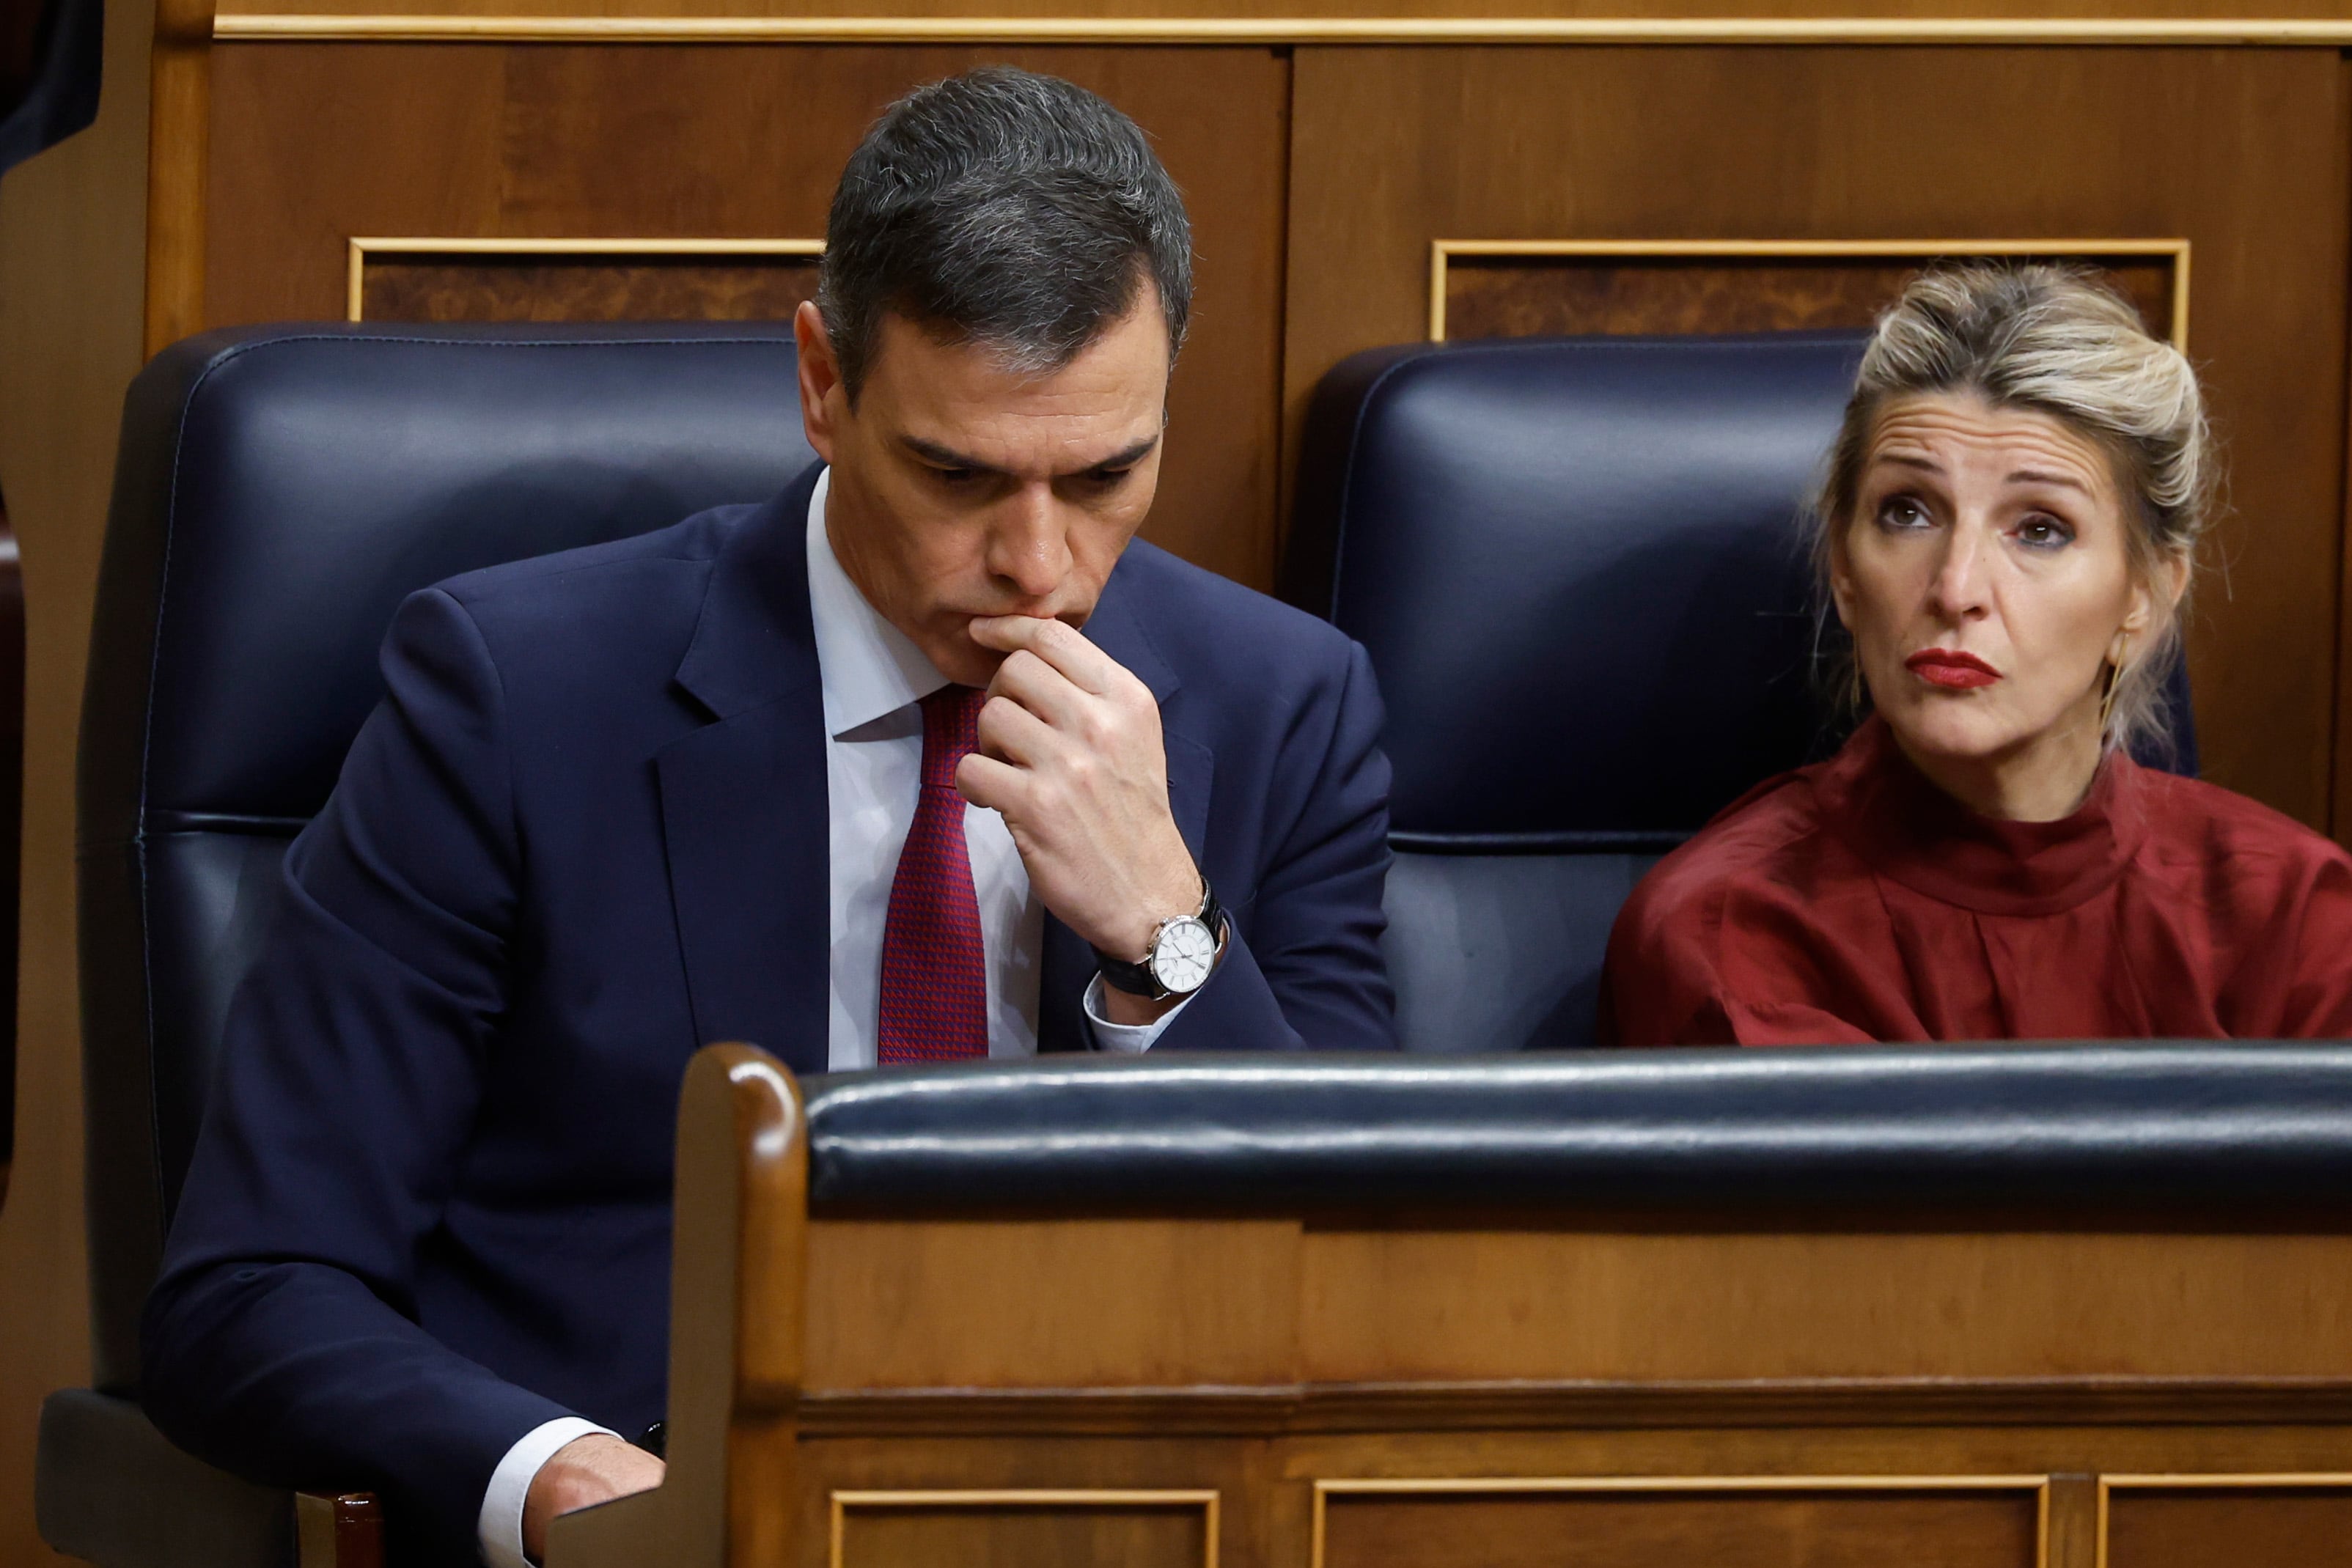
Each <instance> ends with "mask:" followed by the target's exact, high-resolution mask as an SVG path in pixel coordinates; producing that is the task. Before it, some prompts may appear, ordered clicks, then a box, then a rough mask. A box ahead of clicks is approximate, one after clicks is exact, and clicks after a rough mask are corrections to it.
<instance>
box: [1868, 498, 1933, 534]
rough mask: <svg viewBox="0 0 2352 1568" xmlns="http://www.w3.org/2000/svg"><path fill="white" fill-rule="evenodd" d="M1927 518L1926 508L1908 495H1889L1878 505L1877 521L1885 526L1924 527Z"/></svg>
mask: <svg viewBox="0 0 2352 1568" xmlns="http://www.w3.org/2000/svg"><path fill="white" fill-rule="evenodd" d="M1928 520H1929V519H1928V517H1927V508H1926V507H1922V506H1921V505H1920V504H1919V503H1918V502H1917V501H1916V500H1914V499H1912V498H1911V497H1908V496H1890V497H1887V498H1886V499H1885V500H1884V501H1882V502H1880V503H1879V506H1878V521H1879V523H1880V524H1881V526H1883V527H1885V528H1926V527H1927V526H1928Z"/></svg>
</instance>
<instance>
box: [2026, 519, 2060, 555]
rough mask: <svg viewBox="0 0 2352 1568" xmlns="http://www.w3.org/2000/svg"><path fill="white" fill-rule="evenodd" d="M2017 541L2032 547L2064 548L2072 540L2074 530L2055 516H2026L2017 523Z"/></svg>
mask: <svg viewBox="0 0 2352 1568" xmlns="http://www.w3.org/2000/svg"><path fill="white" fill-rule="evenodd" d="M2017 541H2018V543H2020V544H2021V545H2024V546H2026V547H2028V548H2029V549H2051V550H2054V549H2065V548H2066V547H2067V546H2068V545H2070V544H2073V543H2074V529H2072V528H2068V527H2067V526H2066V525H2065V524H2064V523H2062V522H2060V521H2059V520H2058V519H2057V518H2055V517H2028V518H2026V519H2025V521H2023V522H2021V523H2020V524H2018V525H2017Z"/></svg>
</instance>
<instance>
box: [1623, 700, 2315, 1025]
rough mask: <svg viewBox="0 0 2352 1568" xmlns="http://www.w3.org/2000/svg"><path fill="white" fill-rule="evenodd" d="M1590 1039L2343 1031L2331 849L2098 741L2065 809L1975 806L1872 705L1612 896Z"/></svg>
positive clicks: (2275, 816) (2253, 808)
mask: <svg viewBox="0 0 2352 1568" xmlns="http://www.w3.org/2000/svg"><path fill="white" fill-rule="evenodd" d="M1600 1030H1601V1040H1603V1041H1611V1040H1613V1041H1615V1042H1617V1043H1621V1044H1624V1045H1700V1044H1718V1045H1727V1044H1734V1043H1737V1044H1742V1045H1799V1044H1820V1043H1832V1042H1849V1041H1851V1042H1857V1043H1859V1042H1864V1041H1870V1040H2097V1039H2125V1040H2131V1039H2140V1040H2167V1039H2172V1040H2182V1039H2222V1038H2230V1037H2236V1038H2244V1039H2311V1038H2321V1039H2327V1038H2344V1037H2347V1036H2352V856H2347V854H2346V853H2345V852H2344V851H2343V850H2341V849H2339V848H2337V847H2336V845H2335V844H2333V843H2331V842H2329V841H2327V840H2326V839H2324V838H2321V837H2320V836H2319V835H2318V834H2316V833H2315V832H2313V831H2311V830H2310V829H2308V828H2305V827H2304V826H2302V825H2301V824H2299V823H2297V822H2294V821H2290V820H2289V819H2288V818H2286V817H2284V816H2281V815H2280V814H2279V813H2277V812H2276V811H2273V810H2269V809H2268V808H2267V807H2263V806H2259V805H2257V804H2255V803H2254V802H2253V801H2252V800H2247V799H2246V798H2244V797H2243V796H2241V795H2233V794H2231V792H2230V791H2229V790H2226V789H2220V788H2218V787H2216V786H2214V785H2210V784H2203V783H2200V782H2198V781H2196V780H2194V779H2180V778H2176V777H2174V776H2172V775H2170V774H2166V773H2158V772H2152V771H2150V770H2148V769H2147V768H2141V767H2139V766H2137V764H2135V763H2134V762H2133V761H2132V760H2131V759H2130V758H2128V757H2124V756H2121V755H2110V756H2109V757H2108V758H2107V759H2106V760H2105V762H2104V763H2103V764H2102V765H2101V767H2100V769H2099V774H2098V777H2097V779H2095V781H2094V782H2093V784H2092V786H2091V792H2090V795H2089V796H2088V798H2087V799H2085V800H2084V803H2083V805H2082V808H2081V809H2080V810H2077V811H2076V812H2075V813H2074V815H2073V816H2071V817H2068V818H2066V819H2064V820H2063V821H2055V822H2010V821H1996V820H1994V819H1991V818H1988V817H1981V816H1979V815H1977V814H1976V813H1975V812H1973V811H1970V810H1968V809H1967V808H1966V807H1964V806H1962V805H1960V804H1959V803H1958V801H1956V800H1952V799H1951V798H1950V797H1949V796H1948V795H1946V794H1944V793H1943V791H1941V790H1940V789H1937V788H1936V786H1935V785H1933V784H1931V783H1929V782H1928V781H1927V779H1926V778H1925V777H1924V776H1923V775H1922V774H1920V773H1919V772H1918V770H1917V769H1916V768H1913V767H1912V766H1911V764H1910V763H1909V761H1908V760H1907V759H1906V758H1904V756H1903V754H1902V752H1901V750H1900V749H1899V748H1898V747H1896V746H1895V740H1894V737H1893V736H1892V734H1891V733H1890V732H1889V731H1888V730H1887V728H1886V727H1885V724H1884V723H1882V722H1881V721H1879V720H1877V719H1875V718H1874V719H1872V720H1870V721H1869V722H1868V723H1866V724H1864V726H1863V727H1862V728H1861V729H1859V730H1857V731H1856V732H1855V733H1854V736H1853V739H1852V740H1850V741H1848V742H1847V743H1846V745H1845V747H1844V749H1843V750H1842V751H1840V752H1839V753H1838V754H1837V755H1836V756H1835V757H1833V758H1830V759H1829V760H1828V761H1826V762H1822V763H1817V764H1815V765H1814V766H1812V767H1811V768H1801V769H1800V770H1798V771H1797V772H1794V773H1784V774H1782V775H1780V777H1779V778H1777V779H1769V780H1767V781H1766V782H1765V783H1763V784H1761V785H1759V786H1758V787H1757V788H1756V789H1752V790H1750V791H1749V792H1748V794H1747V795H1746V796H1744V797H1742V798H1741V799H1740V800H1738V801H1736V802H1734V803H1733V804H1732V805H1731V806H1730V807H1728V808H1727V809H1726V810H1724V811H1723V812H1722V813H1721V814H1720V815H1718V816H1717V818H1716V819H1715V821H1712V822H1710V823H1708V824H1707V826H1706V828H1705V829H1703V830H1702V831H1700V832H1699V834H1698V836H1697V837H1696V838H1694V839H1693V840H1691V841H1690V842H1689V843H1687V844H1685V845H1684V846H1683V847H1682V848H1681V849H1678V850H1676V851H1675V852H1674V853H1673V854H1671V855H1668V856H1667V857H1666V858H1665V859H1664V861H1662V862H1659V863H1658V865H1657V867H1656V869H1654V871H1652V872H1651V873H1650V874H1649V875H1648V876H1647V877H1646V878H1644V879H1643V882H1642V883H1641V885H1640V886H1638V887H1636V888H1635V889H1634V890H1633V896H1632V897H1631V898H1630V899H1629V900H1627V902H1626V904H1625V907H1624V909H1623V910H1622V912H1621V913H1620V914H1619V915H1618V917H1617V925H1616V928H1615V930H1614V931H1613V932H1612V934H1611V936H1610V940H1609V957H1608V964H1607V967H1606V969H1605V970H1604V972H1603V976H1602V982H1601V1018H1600Z"/></svg>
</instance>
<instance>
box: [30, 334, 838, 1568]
mask: <svg viewBox="0 0 2352 1568" xmlns="http://www.w3.org/2000/svg"><path fill="white" fill-rule="evenodd" d="M794 375H795V371H794V358H793V341H792V337H791V334H790V331H789V329H788V328H786V327H784V326H782V325H781V324H779V325H772V326H748V325H740V324H727V325H720V326H710V327H700V326H674V325H663V326H659V327H651V328H647V327H625V326H624V327H586V328H571V327H563V328H551V327H546V326H537V325H534V326H527V327H467V328H430V329H420V328H413V327H397V326H387V327H320V326H311V325H302V326H296V327H284V328H259V329H243V330H236V331H226V332H217V333H212V334H209V335H206V336H204V337H199V338H194V339H190V340H187V341H186V342H184V343H181V344H178V345H176V346H175V347H173V348H171V349H168V350H164V352H163V353H162V354H161V355H159V356H157V358H156V359H155V361H153V362H152V364H150V365H149V366H148V367H147V369H146V370H145V371H142V373H141V374H140V375H139V377H138V379H137V380H136V381H134V382H132V383H131V392H130V395H129V397H128V399H127V401H126V403H125V407H124V412H123V427H122V443H121V455H120V458H119V460H118V464H117V468H116V473H115V486H114V498H113V507H112V512H111V515H110V517H109V519H108V525H107V540H106V554H105V560H104V565H103V569H102V572H101V576H100V585H99V597H98V605H97V621H96V629H95V631H94V632H93V635H92V638H91V662H90V670H89V685H88V688H87V692H86V696H85V700H84V705H83V710H82V731H81V770H80V801H79V819H80V821H79V831H80V840H81V853H80V873H79V885H80V911H81V975H82V1051H83V1071H84V1077H85V1081H86V1085H87V1092H86V1096H85V1099H86V1104H85V1119H86V1124H87V1129H88V1147H89V1154H88V1161H89V1210H88V1212H89V1256H90V1272H91V1293H92V1303H91V1320H92V1338H93V1346H92V1366H93V1381H94V1383H95V1388H94V1389H93V1390H74V1391H68V1392H67V1393H64V1394H60V1395H58V1396H55V1397H53V1398H52V1400H51V1401H50V1403H49V1405H48V1406H47V1407H46V1408H45V1410H44V1412H43V1434H42V1449H41V1460H40V1473H39V1481H38V1492H39V1507H40V1517H41V1527H42V1530H43V1532H44V1534H45V1535H46V1536H47V1539H48V1540H49V1542H51V1543H52V1544H53V1545H56V1546H57V1547H58V1548H59V1549H61V1550H63V1551H66V1552H70V1553H72V1554H73V1555H76V1556H79V1557H83V1558H86V1559H89V1560H90V1561H93V1562H97V1563H107V1564H115V1563H121V1564H135V1563H147V1562H155V1563H175V1564H205V1563H261V1562H271V1563H276V1562H278V1561H282V1560H283V1556H284V1543H283V1542H282V1541H281V1540H278V1537H281V1536H282V1535H283V1534H284V1532H285V1531H286V1530H287V1529H288V1528H289V1527H290V1513H289V1510H288V1508H287V1507H286V1505H285V1500H284V1499H283V1497H282V1496H280V1497H278V1499H277V1500H275V1502H274V1503H273V1502H272V1501H271V1500H269V1497H268V1494H265V1493H261V1492H259V1490H258V1489H253V1488H246V1487H244V1486H243V1484H242V1483H239V1482H235V1481H232V1480H230V1479H228V1478H226V1477H223V1476H219V1475H218V1474H217V1472H213V1471H209V1470H206V1469H205V1468H204V1467H202V1466H200V1465H197V1464H196V1462H195V1461H194V1460H193V1459H189V1458H185V1457H184V1456H181V1455H179V1454H178V1453H177V1450H175V1449H172V1448H170V1447H169V1446H168V1445H166V1444H164V1443H163V1440H162V1438H161V1437H158V1436H156V1435H155V1433H154V1432H153V1430H152V1427H148V1426H147V1425H146V1424H145V1421H144V1418H143V1416H140V1414H139V1412H138V1410H137V1407H136V1406H135V1404H132V1403H131V1401H133V1400H135V1398H136V1396H137V1390H138V1386H139V1365H138V1346H139V1339H138V1325H139V1312H140V1306H141V1303H142V1301H143V1299H144V1298H145V1295H146V1293H147V1290H148V1287H149V1286H150V1285H151V1284H152V1281H153V1279H154V1274H155V1269H156V1264H157V1260H158V1258H159V1256H160V1250H161V1248H162V1243H163V1233H164V1229H165V1228H166V1227H167V1226H168V1225H169V1224H170V1222H171V1216H172V1208H173V1204H174V1203H175V1201H176V1200H177V1198H178V1196H179V1190H180V1182H181V1178H182V1176H183V1174H184V1171H185V1168H186V1166H187V1162H188V1157H189V1154H190V1151H191V1148H192V1146H193V1145H194V1138H195V1133H196V1127H197V1124H198V1122H199V1121H200V1120H201V1118H202V1115H203V1112H204V1099H205V1086H206V1084H207V1083H208V1082H210V1080H211V1076H212V1064H213V1061H214V1057H215V1054H216V1052H217V1051H218V1048H219V1043H220V1034H221V1029H222V1023H223V1019H224V1018H225V1016H226V1010H227V1008H228V1000H229V994H230V991H231V989H232V988H234V987H235V985H236V982H237V980H238V979H239V978H240V977H242V976H243V974H244V972H245V970H246V968H247V965H248V963H249V962H250V960H251V957H252V956H253V952H254V948H255V945H256V943H257V941H258V939H259V937H260V934H261V932H262V929H263V927H264V925H265V923H266V919H267V915H268V909H269V906H270V904H272V902H273V901H274V899H275V897H276V894H277V885H278V883H277V873H278V862H279V860H280V858H281V857H282V856H283V854H284V852H285V848H286V845H287V843H288V842H289V841H290V840H291V839H292V837H293V836H294V834H295V833H297V832H298V831H300V829H301V827H302V825H303V823H304V822H306V821H309V820H310V816H311V814H312V813H314V812H315V811H317V810H318V809H319V808H320V805H321V804H323V803H324V801H325V800H326V798H327V794H328V791H329V790H330V789H331V788H332V787H333V785H334V781H335V776H336V773H337V771H338V769H339V768H341V762H342V757H343V753H344V751H345V750H346V749H347V748H348V747H349V746H350V744H351V741H352V737H353V736H354V735H355V734H356V733H357V732H358V729H359V727H360V724H361V722H362V720H363V719H364V718H365V717H366V716H367V715H368V712H369V710H370V709H371V708H373V706H374V705H375V702H376V700H377V697H378V695H380V692H381V685H380V682H379V680H378V677H377V674H376V664H375V660H376V648H377V644H378V643H380V642H381V641H382V639H383V632H384V630H385V628H386V627H388V626H389V625H390V624H391V621H392V615H393V612H394V608H395V607H396V606H397V605H398V604H399V602H400V601H401V599H402V598H403V597H404V596H405V595H406V594H408V593H409V592H411V591H414V590H416V589H419V588H423V587H425V586H426V585H428V584H430V583H433V582H436V581H438V580H441V579H443V578H445V577H448V576H451V575H453V574H455V573H457V572H460V571H466V570H472V569H473V568H476V567H481V566H488V565H491V564H494V563H496V562H499V561H504V560H511V559H518V558H520V557H524V556H531V555H541V554H544V553H547V552H549V551H552V550H559V549H569V548H571V547H572V546H575V545H586V544H592V543H595V542H598V541H600V540H604V539H611V538H622V537H625V536H626V535H629V534H634V533H641V532H645V531H647V530H649V529H653V528H662V527H665V526H667V525H668V524H670V523H674V522H676V521H677V520H678V519H679V518H681V517H685V516H687V515H688V513H691V512H695V511H698V510H700V509H701V508H703V507H711V506H717V505H719V504H722V503H725V502H730V501H751V500H759V499H761V498H764V497H767V496H770V495H772V494H773V493H774V492H775V491H777V490H778V489H780V488H782V486H783V484H784V482H785V481H786V480H787V479H788V478H789V477H790V476H792V475H793V473H795V472H797V471H798V470H799V469H800V468H801V467H802V466H803V465H806V464H807V463H808V462H809V461H810V460H811V457H812V456H813V454H811V453H810V451H809V449H808V446H807V444H806V442H805V441H804V440H803V436H802V434H801V422H800V414H799V404H798V394H797V392H796V390H795V384H794Z"/></svg>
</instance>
